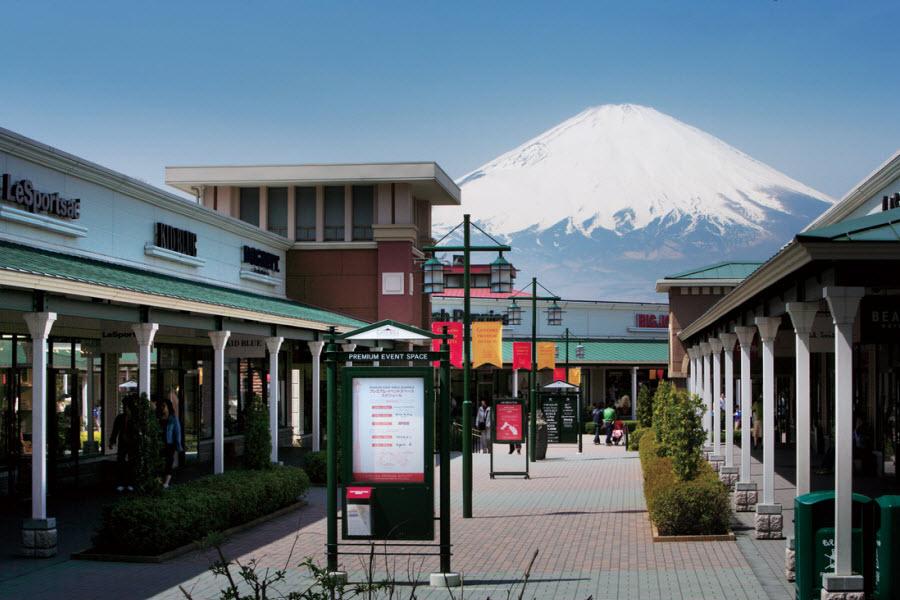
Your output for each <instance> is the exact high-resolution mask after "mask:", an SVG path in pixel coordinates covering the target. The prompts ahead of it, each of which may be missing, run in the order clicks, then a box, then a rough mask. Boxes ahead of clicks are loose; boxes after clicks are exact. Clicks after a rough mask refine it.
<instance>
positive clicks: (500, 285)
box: [491, 252, 513, 294]
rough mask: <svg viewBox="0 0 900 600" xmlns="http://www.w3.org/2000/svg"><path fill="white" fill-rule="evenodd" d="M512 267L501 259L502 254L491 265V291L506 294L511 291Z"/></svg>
mask: <svg viewBox="0 0 900 600" xmlns="http://www.w3.org/2000/svg"><path fill="white" fill-rule="evenodd" d="M512 280H513V266H512V265H511V264H509V261H508V260H506V259H505V258H503V253H502V252H501V253H500V256H498V257H497V258H496V260H494V262H492V263H491V291H492V292H493V293H495V294H508V293H510V292H511V291H512Z"/></svg>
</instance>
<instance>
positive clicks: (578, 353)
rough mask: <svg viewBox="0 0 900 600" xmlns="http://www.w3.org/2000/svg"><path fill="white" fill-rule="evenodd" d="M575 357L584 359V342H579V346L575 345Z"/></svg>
mask: <svg viewBox="0 0 900 600" xmlns="http://www.w3.org/2000/svg"><path fill="white" fill-rule="evenodd" d="M575 358H577V359H579V360H584V344H582V343H579V344H578V345H577V346H575Z"/></svg>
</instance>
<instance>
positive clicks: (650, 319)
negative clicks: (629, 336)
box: [634, 313, 669, 329]
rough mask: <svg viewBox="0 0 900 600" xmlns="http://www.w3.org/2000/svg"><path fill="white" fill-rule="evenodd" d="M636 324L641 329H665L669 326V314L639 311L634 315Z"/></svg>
mask: <svg viewBox="0 0 900 600" xmlns="http://www.w3.org/2000/svg"><path fill="white" fill-rule="evenodd" d="M634 324H635V326H636V327H638V328H639V329H665V328H666V327H668V326H669V315H655V314H652V313H637V314H636V315H634Z"/></svg>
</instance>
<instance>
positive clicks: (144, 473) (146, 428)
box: [126, 394, 163, 495]
mask: <svg viewBox="0 0 900 600" xmlns="http://www.w3.org/2000/svg"><path fill="white" fill-rule="evenodd" d="M126 404H127V406H128V408H126V410H129V411H130V412H131V419H130V421H131V427H132V430H131V435H130V436H129V442H128V443H131V444H132V450H133V452H132V455H131V456H132V458H131V465H130V468H131V470H132V471H131V472H132V477H133V479H134V488H135V489H136V490H137V491H138V493H141V494H149V495H153V494H158V493H159V492H160V491H161V490H162V482H161V481H160V480H159V475H160V473H162V470H163V459H162V431H161V430H160V428H159V421H158V420H157V419H156V407H155V406H154V405H153V404H152V403H151V402H150V399H149V398H147V394H141V395H140V397H132V398H130V399H129V401H128V402H127V403H126Z"/></svg>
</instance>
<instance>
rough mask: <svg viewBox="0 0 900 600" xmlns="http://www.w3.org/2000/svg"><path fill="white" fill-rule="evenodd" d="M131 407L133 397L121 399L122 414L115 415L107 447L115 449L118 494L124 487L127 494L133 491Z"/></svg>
mask: <svg viewBox="0 0 900 600" xmlns="http://www.w3.org/2000/svg"><path fill="white" fill-rule="evenodd" d="M133 406H134V398H133V397H131V396H125V397H124V398H123V399H122V412H120V413H119V414H118V415H116V420H115V421H113V429H112V435H111V436H110V438H109V447H110V448H116V477H117V479H118V482H117V483H118V485H117V486H116V491H119V492H122V491H124V490H125V489H126V487H127V488H128V491H129V492H130V491H133V490H134V487H133V486H132V476H131V461H132V460H133V458H134V454H133V448H134V445H133V443H134V434H133V432H132V430H131V429H132V428H131V424H130V423H129V420H130V419H131V417H132V414H133V413H134V411H133V410H132V407H133ZM117 446H118V447H117Z"/></svg>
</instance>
